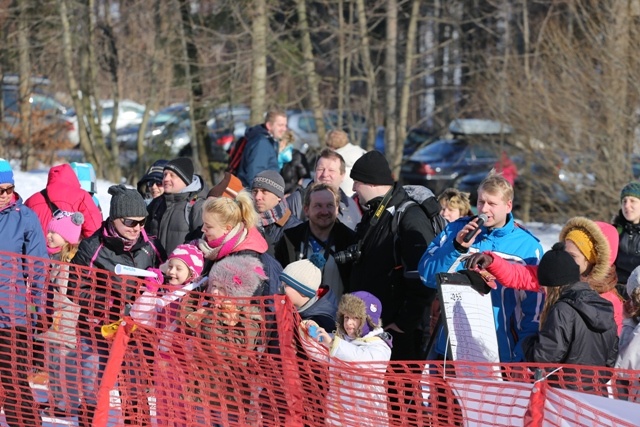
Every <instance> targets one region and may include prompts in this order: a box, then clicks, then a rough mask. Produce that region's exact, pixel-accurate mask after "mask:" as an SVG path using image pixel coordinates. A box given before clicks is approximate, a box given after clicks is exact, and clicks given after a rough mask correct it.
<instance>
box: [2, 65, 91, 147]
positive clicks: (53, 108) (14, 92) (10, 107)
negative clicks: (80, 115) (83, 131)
mask: <svg viewBox="0 0 640 427" xmlns="http://www.w3.org/2000/svg"><path fill="white" fill-rule="evenodd" d="M6 77H7V76H5V78H4V79H3V84H2V102H3V107H4V111H3V113H4V115H3V119H2V121H3V125H4V126H3V127H4V130H3V133H5V134H4V135H3V138H14V137H15V135H16V133H17V132H19V129H20V111H19V108H20V107H19V102H18V100H19V92H18V86H17V85H16V84H13V81H12V80H11V79H7V78H6ZM38 81H40V80H38ZM45 90H46V84H45V83H42V84H36V85H34V86H33V91H32V92H31V94H30V95H29V103H30V104H31V110H32V112H33V117H32V120H35V117H37V118H38V119H37V120H38V121H39V123H38V124H37V126H39V128H36V129H33V131H39V130H40V131H42V130H45V131H48V132H50V133H51V134H52V135H53V137H54V138H56V139H59V140H60V141H61V142H63V141H68V142H70V143H71V144H72V145H77V144H78V142H79V138H78V119H77V117H76V115H75V113H74V111H73V109H71V108H69V107H67V106H66V105H64V104H63V103H61V102H60V101H58V100H57V99H55V97H53V96H52V95H50V94H48V93H47V92H45ZM43 127H44V128H46V129H43Z"/></svg>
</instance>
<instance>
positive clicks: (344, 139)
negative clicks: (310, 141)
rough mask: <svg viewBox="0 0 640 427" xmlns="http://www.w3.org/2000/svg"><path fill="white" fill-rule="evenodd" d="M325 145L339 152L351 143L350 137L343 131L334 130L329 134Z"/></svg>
mask: <svg viewBox="0 0 640 427" xmlns="http://www.w3.org/2000/svg"><path fill="white" fill-rule="evenodd" d="M324 143H325V145H326V146H327V147H329V148H333V149H334V150H337V149H338V148H342V147H344V146H345V145H347V144H348V143H349V135H347V133H346V132H345V131H343V130H338V129H333V130H330V131H329V133H327V136H326V138H325V139H324Z"/></svg>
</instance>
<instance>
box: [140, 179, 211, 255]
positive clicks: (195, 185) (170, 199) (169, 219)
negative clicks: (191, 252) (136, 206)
mask: <svg viewBox="0 0 640 427" xmlns="http://www.w3.org/2000/svg"><path fill="white" fill-rule="evenodd" d="M206 198H207V196H206V187H205V185H204V182H203V181H202V178H200V177H199V176H198V175H194V179H193V182H192V183H191V184H190V185H189V186H187V187H186V188H185V189H184V190H182V192H180V193H173V194H166V193H165V194H163V195H162V196H160V197H156V198H155V199H153V200H152V201H151V203H150V204H149V206H148V207H147V211H148V212H149V218H148V220H147V225H146V226H145V230H146V231H147V234H148V235H149V236H155V237H157V238H158V239H159V240H160V243H161V244H162V247H163V248H165V249H166V251H167V253H171V252H172V251H173V250H174V249H175V248H176V246H178V245H181V244H182V243H185V242H188V241H191V240H193V239H196V238H197V237H198V234H199V233H200V230H201V229H202V204H203V203H204V201H205V200H206ZM187 204H189V205H191V208H190V209H187ZM187 211H189V212H188V218H189V221H188V222H187V215H186V213H187Z"/></svg>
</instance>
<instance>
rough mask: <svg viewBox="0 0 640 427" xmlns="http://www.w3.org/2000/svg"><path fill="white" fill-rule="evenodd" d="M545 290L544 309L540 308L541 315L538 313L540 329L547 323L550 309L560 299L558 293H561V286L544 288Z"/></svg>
mask: <svg viewBox="0 0 640 427" xmlns="http://www.w3.org/2000/svg"><path fill="white" fill-rule="evenodd" d="M545 289H546V290H547V292H546V295H545V296H544V307H542V313H540V328H539V330H542V327H543V326H544V323H545V322H546V321H547V316H548V315H549V312H550V311H551V308H552V307H553V306H554V305H555V304H556V302H558V299H560V292H561V291H562V286H553V287H546V288H545Z"/></svg>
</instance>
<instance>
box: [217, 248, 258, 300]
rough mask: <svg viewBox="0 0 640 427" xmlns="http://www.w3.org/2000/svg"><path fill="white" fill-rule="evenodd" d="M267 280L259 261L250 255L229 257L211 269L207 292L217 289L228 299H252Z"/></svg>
mask: <svg viewBox="0 0 640 427" xmlns="http://www.w3.org/2000/svg"><path fill="white" fill-rule="evenodd" d="M267 279H268V277H267V275H266V274H265V272H264V268H263V265H262V262H260V259H258V258H256V257H254V256H250V255H231V256H227V257H225V258H223V259H221V260H220V261H218V262H216V263H215V264H214V265H213V267H211V271H210V272H209V288H208V291H209V292H211V291H212V290H213V289H214V288H217V289H220V290H221V291H223V293H224V294H225V295H227V296H230V297H253V296H255V292H256V290H257V289H258V288H259V287H260V285H261V284H262V282H263V281H264V280H267Z"/></svg>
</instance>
